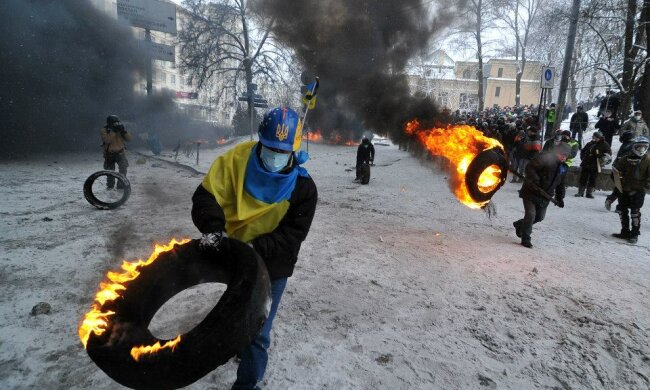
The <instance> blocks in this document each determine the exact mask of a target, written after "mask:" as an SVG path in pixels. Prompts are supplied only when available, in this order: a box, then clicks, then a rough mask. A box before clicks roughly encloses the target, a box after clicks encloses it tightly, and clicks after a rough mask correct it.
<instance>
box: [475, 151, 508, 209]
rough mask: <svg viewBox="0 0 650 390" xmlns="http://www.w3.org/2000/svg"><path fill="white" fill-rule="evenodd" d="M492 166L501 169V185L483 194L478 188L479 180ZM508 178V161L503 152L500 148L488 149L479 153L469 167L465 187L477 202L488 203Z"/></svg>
mask: <svg viewBox="0 0 650 390" xmlns="http://www.w3.org/2000/svg"><path fill="white" fill-rule="evenodd" d="M491 165H497V166H499V168H500V169H501V174H500V175H499V183H498V184H497V185H496V187H495V188H494V189H493V190H491V191H489V192H483V191H481V189H480V188H479V187H478V179H479V177H480V176H481V174H482V173H483V171H484V170H485V169H487V168H488V167H489V166H491ZM507 178H508V160H507V159H506V157H505V155H504V154H503V151H502V150H501V149H500V148H491V149H486V150H484V151H482V152H481V153H479V154H478V155H477V156H476V157H474V160H472V162H471V163H470V164H469V167H467V172H466V173H465V185H466V186H467V191H468V192H469V195H470V196H471V197H472V199H474V201H475V202H487V201H489V200H490V199H492V196H494V194H495V193H496V192H497V191H498V190H499V188H501V186H503V185H504V184H505V182H506V179H507Z"/></svg>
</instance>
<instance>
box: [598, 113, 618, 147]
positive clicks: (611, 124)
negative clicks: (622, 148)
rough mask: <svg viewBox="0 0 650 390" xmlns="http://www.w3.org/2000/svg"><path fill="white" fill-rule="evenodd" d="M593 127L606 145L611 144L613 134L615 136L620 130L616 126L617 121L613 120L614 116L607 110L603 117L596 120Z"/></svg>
mask: <svg viewBox="0 0 650 390" xmlns="http://www.w3.org/2000/svg"><path fill="white" fill-rule="evenodd" d="M594 127H595V128H596V129H598V131H600V132H601V133H603V136H604V137H605V142H607V145H611V144H612V139H613V138H614V134H616V133H617V132H618V131H619V129H620V128H621V126H620V125H619V124H618V120H617V119H616V118H614V115H613V114H612V112H611V111H609V110H608V111H606V112H605V115H603V116H601V117H600V119H598V122H596V125H595V126H594Z"/></svg>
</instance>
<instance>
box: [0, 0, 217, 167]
mask: <svg viewBox="0 0 650 390" xmlns="http://www.w3.org/2000/svg"><path fill="white" fill-rule="evenodd" d="M0 19H1V20H2V23H1V24H0V36H2V39H1V40H0V53H2V65H1V69H2V71H1V73H0V131H1V132H2V134H3V140H4V142H3V143H4V145H3V149H4V153H2V157H8V156H11V155H12V154H14V155H21V154H30V153H34V152H40V151H52V150H84V149H85V150H98V151H99V144H100V143H101V141H100V140H99V129H100V128H101V127H102V126H103V125H104V124H105V120H106V119H105V118H106V116H107V115H109V114H116V115H118V116H119V117H120V118H121V119H122V121H124V122H126V123H127V124H131V126H133V127H137V129H138V130H139V131H140V132H148V131H156V132H158V133H160V134H161V137H162V138H163V139H165V140H167V141H168V143H172V142H173V143H175V142H177V140H176V138H177V137H178V134H177V133H178V132H180V131H182V132H183V133H185V135H187V133H191V132H193V131H196V132H197V133H201V134H205V129H188V126H189V121H188V119H187V118H184V117H183V116H180V115H177V114H176V113H175V110H176V108H175V105H174V103H173V101H172V99H171V96H170V95H159V96H154V97H148V98H147V97H145V96H143V95H142V94H141V93H138V92H136V91H135V90H134V88H136V85H138V86H139V85H140V84H142V83H141V82H138V80H142V77H143V75H144V69H145V58H144V54H143V51H142V48H141V47H139V45H138V41H137V40H136V39H135V37H134V36H133V34H132V32H131V29H129V28H126V27H123V26H120V25H118V24H117V21H116V20H115V19H113V18H111V17H109V16H108V15H105V14H104V13H102V12H100V11H99V10H97V9H95V8H94V7H93V6H92V4H91V3H90V2H89V1H85V0H2V2H0ZM127 130H128V128H127Z"/></svg>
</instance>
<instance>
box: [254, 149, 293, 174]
mask: <svg viewBox="0 0 650 390" xmlns="http://www.w3.org/2000/svg"><path fill="white" fill-rule="evenodd" d="M260 158H261V159H262V163H263V164H264V168H266V169H267V170H268V171H269V172H280V171H281V170H283V169H284V168H285V167H286V166H287V165H288V164H289V159H290V158H291V153H278V152H274V151H273V150H271V149H269V148H267V147H266V146H264V145H262V152H261V153H260Z"/></svg>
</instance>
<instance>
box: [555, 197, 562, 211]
mask: <svg viewBox="0 0 650 390" xmlns="http://www.w3.org/2000/svg"><path fill="white" fill-rule="evenodd" d="M555 201H556V202H557V207H559V208H561V209H563V208H564V199H558V198H555Z"/></svg>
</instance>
